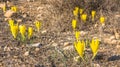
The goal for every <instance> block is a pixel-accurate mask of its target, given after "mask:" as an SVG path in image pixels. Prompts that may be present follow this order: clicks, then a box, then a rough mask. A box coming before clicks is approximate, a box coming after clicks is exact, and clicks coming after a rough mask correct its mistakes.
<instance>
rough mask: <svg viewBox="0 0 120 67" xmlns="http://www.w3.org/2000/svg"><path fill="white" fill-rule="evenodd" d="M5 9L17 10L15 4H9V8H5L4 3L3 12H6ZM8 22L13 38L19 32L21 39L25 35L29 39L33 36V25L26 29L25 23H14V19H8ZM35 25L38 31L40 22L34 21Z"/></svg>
mask: <svg viewBox="0 0 120 67" xmlns="http://www.w3.org/2000/svg"><path fill="white" fill-rule="evenodd" d="M7 9H10V10H11V11H13V12H15V13H16V12H17V11H18V9H17V7H16V6H11V7H10V8H7V6H6V5H5V4H4V6H3V7H2V10H3V12H6V11H7ZM8 23H9V26H10V31H11V33H12V35H13V37H14V39H16V38H17V36H18V34H19V33H20V34H21V37H22V39H23V40H25V38H26V35H27V38H28V39H31V37H32V36H33V27H28V29H27V27H26V26H25V25H19V24H18V23H17V24H15V23H14V20H12V19H10V20H8ZM35 26H36V29H37V31H38V32H39V30H40V27H41V22H39V21H35ZM26 31H28V32H26Z"/></svg>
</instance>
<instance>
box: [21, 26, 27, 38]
mask: <svg viewBox="0 0 120 67" xmlns="http://www.w3.org/2000/svg"><path fill="white" fill-rule="evenodd" d="M19 29H20V34H21V35H22V38H23V39H24V38H25V33H26V27H25V25H20V26H19Z"/></svg>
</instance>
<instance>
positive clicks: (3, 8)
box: [2, 4, 6, 12]
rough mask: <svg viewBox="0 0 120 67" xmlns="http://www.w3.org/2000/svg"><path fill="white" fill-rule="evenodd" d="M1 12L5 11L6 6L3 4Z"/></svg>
mask: <svg viewBox="0 0 120 67" xmlns="http://www.w3.org/2000/svg"><path fill="white" fill-rule="evenodd" d="M2 10H3V12H5V11H6V5H5V4H4V6H3V7H2Z"/></svg>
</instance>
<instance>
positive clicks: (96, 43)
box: [90, 39, 99, 59]
mask: <svg viewBox="0 0 120 67" xmlns="http://www.w3.org/2000/svg"><path fill="white" fill-rule="evenodd" d="M90 47H91V50H92V52H93V57H92V59H94V57H95V56H96V54H97V52H98V48H99V40H98V39H92V41H91V43H90Z"/></svg>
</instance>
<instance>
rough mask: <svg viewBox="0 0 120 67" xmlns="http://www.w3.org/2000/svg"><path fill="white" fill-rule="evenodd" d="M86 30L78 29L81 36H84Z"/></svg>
mask: <svg viewBox="0 0 120 67" xmlns="http://www.w3.org/2000/svg"><path fill="white" fill-rule="evenodd" d="M87 33H88V32H85V31H80V35H81V36H85V35H86V34H87Z"/></svg>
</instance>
